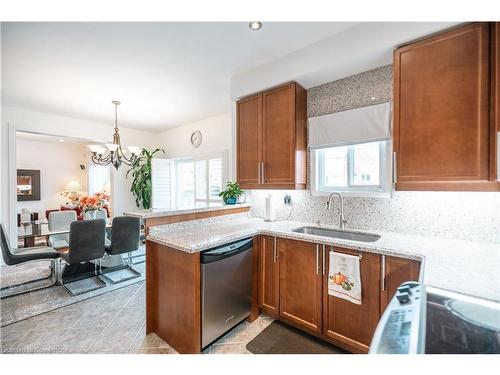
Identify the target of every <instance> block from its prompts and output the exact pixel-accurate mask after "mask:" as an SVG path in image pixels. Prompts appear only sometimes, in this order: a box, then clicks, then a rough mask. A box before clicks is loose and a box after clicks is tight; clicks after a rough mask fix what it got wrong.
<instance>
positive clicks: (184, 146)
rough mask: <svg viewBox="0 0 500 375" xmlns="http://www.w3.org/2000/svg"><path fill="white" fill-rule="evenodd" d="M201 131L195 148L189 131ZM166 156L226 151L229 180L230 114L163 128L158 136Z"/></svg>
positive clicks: (231, 154)
mask: <svg viewBox="0 0 500 375" xmlns="http://www.w3.org/2000/svg"><path fill="white" fill-rule="evenodd" d="M195 130H199V131H201V134H202V137H203V140H202V142H201V145H200V146H199V147H197V148H195V147H193V146H192V145H191V143H190V137H191V133H192V132H193V131H195ZM158 139H159V141H160V144H161V145H162V147H163V148H164V149H165V152H166V156H167V157H168V158H177V157H184V156H197V155H204V154H209V153H213V152H219V151H228V159H229V160H228V171H229V176H228V178H229V179H230V180H232V179H234V177H233V176H234V175H233V164H234V160H235V159H234V157H233V126H232V114H231V113H224V114H222V115H217V116H213V117H209V118H206V119H203V120H200V121H196V122H192V123H188V124H184V125H181V126H178V127H175V128H172V129H168V130H165V131H163V132H161V133H160V135H159V137H158Z"/></svg>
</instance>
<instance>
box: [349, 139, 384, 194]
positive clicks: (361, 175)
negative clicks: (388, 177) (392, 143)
mask: <svg viewBox="0 0 500 375" xmlns="http://www.w3.org/2000/svg"><path fill="white" fill-rule="evenodd" d="M352 149H353V153H352V154H353V174H352V184H353V185H379V184H380V150H379V142H372V143H364V144H360V145H355V146H352Z"/></svg>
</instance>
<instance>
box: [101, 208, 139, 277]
mask: <svg viewBox="0 0 500 375" xmlns="http://www.w3.org/2000/svg"><path fill="white" fill-rule="evenodd" d="M140 231H141V220H140V219H139V218H136V217H130V216H118V217H115V218H114V219H113V223H112V224H111V233H110V239H111V245H110V246H107V247H106V253H107V254H108V255H122V254H125V253H127V257H126V259H125V263H126V266H127V267H126V269H128V270H129V271H130V272H131V273H132V276H130V277H126V278H121V279H120V280H119V281H116V280H113V279H112V278H111V277H110V276H111V274H112V273H113V272H115V271H114V270H113V271H111V272H105V273H102V277H104V278H105V279H106V280H107V281H109V282H111V283H113V284H116V283H119V282H123V281H127V280H131V279H135V278H136V277H140V276H142V274H141V273H140V272H138V271H136V270H135V269H134V268H133V267H132V252H133V251H136V250H138V249H139V243H140ZM121 270H122V269H120V270H119V271H121Z"/></svg>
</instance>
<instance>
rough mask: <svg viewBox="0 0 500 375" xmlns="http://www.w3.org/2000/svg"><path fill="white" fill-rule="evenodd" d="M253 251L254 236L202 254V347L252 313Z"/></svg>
mask: <svg viewBox="0 0 500 375" xmlns="http://www.w3.org/2000/svg"><path fill="white" fill-rule="evenodd" d="M252 254H253V241H252V238H247V239H244V240H240V241H237V242H233V243H231V244H228V245H224V246H220V247H217V248H214V249H210V250H206V251H204V252H202V253H201V343H202V347H203V348H204V347H206V346H207V345H209V344H210V343H211V342H213V341H214V340H215V339H217V338H218V337H219V336H221V335H223V334H224V333H226V332H227V331H229V330H230V329H231V328H233V327H234V326H235V325H237V324H238V323H239V322H241V321H242V320H244V319H245V318H246V317H247V316H249V315H250V310H251V303H252Z"/></svg>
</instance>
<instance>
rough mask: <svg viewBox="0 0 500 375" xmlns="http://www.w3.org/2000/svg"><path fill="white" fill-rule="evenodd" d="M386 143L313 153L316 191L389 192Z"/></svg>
mask: <svg viewBox="0 0 500 375" xmlns="http://www.w3.org/2000/svg"><path fill="white" fill-rule="evenodd" d="M388 152H390V148H389V147H388V146H387V141H379V142H369V143H363V144H357V145H349V146H337V147H330V148H324V149H319V150H313V156H314V157H313V159H312V160H313V163H314V164H313V171H315V172H314V173H315V175H314V177H315V178H314V179H313V181H312V184H313V190H314V191H320V192H321V191H324V192H330V191H352V192H367V191H374V192H386V191H388V189H389V187H390V183H388V182H387V160H389V155H388Z"/></svg>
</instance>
